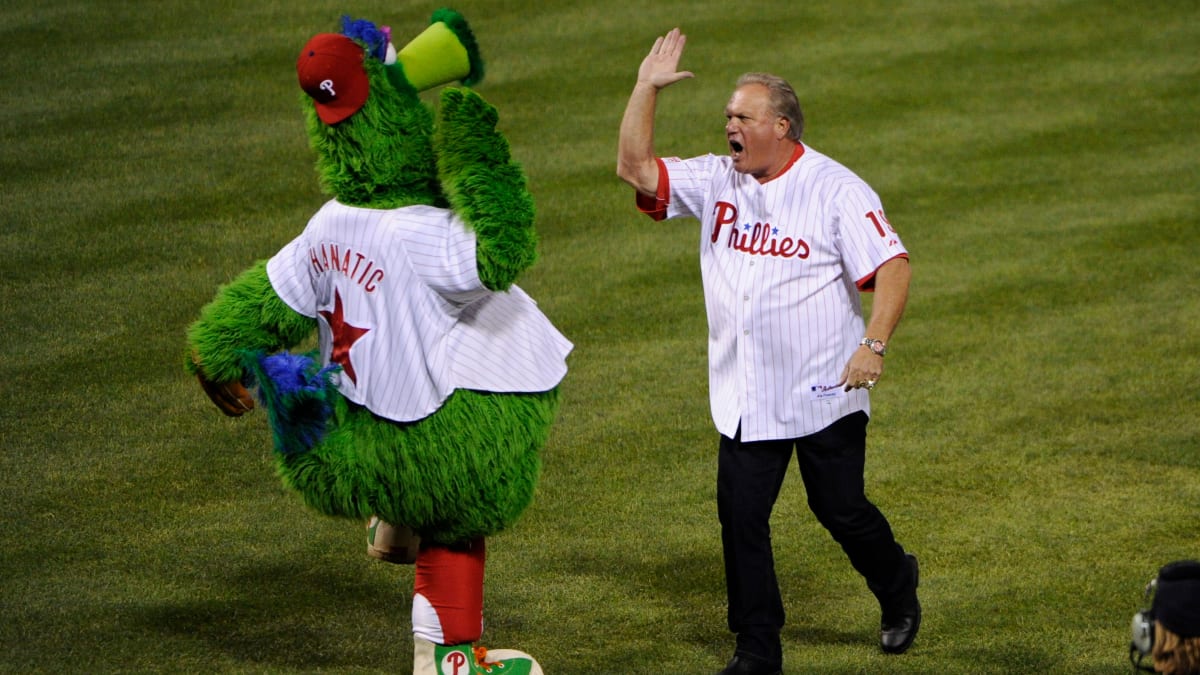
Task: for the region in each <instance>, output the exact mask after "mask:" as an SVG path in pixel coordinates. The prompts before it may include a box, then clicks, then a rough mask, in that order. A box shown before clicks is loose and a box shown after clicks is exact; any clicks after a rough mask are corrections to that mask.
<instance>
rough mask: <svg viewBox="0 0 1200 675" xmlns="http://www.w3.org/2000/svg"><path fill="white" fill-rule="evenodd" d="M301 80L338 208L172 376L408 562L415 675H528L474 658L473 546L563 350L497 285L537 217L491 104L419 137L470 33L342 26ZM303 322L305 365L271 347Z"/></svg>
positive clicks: (448, 26)
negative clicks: (309, 343)
mask: <svg viewBox="0 0 1200 675" xmlns="http://www.w3.org/2000/svg"><path fill="white" fill-rule="evenodd" d="M296 67H297V74H298V76H299V80H300V85H301V88H302V89H303V90H304V92H305V94H306V96H305V97H304V98H303V99H302V100H303V101H304V108H305V111H306V118H307V128H308V131H309V138H310V143H311V145H312V147H313V148H314V149H315V150H316V153H317V158H318V161H317V165H318V170H319V172H320V176H321V181H322V185H323V187H324V188H325V189H326V191H328V192H330V193H331V194H332V195H333V196H334V197H335V199H333V200H331V201H330V202H328V203H326V204H325V205H324V207H322V208H321V209H320V210H319V211H318V212H317V214H316V215H314V216H313V217H312V219H311V220H310V221H309V223H308V226H307V227H306V228H305V229H304V231H303V233H301V234H300V235H299V236H298V237H296V238H295V239H294V240H292V241H291V242H290V243H289V244H287V245H286V246H285V247H284V248H283V249H282V250H280V251H279V252H278V253H276V254H275V256H273V257H272V258H271V259H270V260H268V261H265V262H260V263H258V264H256V265H254V266H253V267H251V268H250V269H249V270H247V271H246V272H244V273H243V274H242V275H240V276H239V277H238V278H237V279H235V280H234V281H233V282H232V283H230V284H229V285H227V286H225V287H223V288H221V289H220V291H219V292H218V294H217V297H216V298H215V299H214V300H213V302H212V303H210V304H209V305H208V306H206V307H205V308H204V310H203V311H202V313H201V316H200V319H199V320H198V321H197V322H196V323H195V324H193V325H192V327H191V328H190V329H189V332H188V342H189V347H190V359H189V360H188V367H189V369H190V370H191V371H192V372H193V373H194V374H196V375H197V376H198V377H199V379H200V382H201V384H202V385H203V386H204V390H205V392H206V393H208V395H209V396H210V398H211V399H212V400H213V402H214V403H216V404H217V405H218V407H220V408H221V409H222V410H223V411H225V412H226V413H227V414H230V415H240V414H242V413H244V412H245V411H247V410H249V409H250V408H252V407H253V405H254V403H253V400H252V399H251V398H250V396H249V394H248V393H247V391H246V389H245V386H243V382H245V383H247V384H252V385H253V386H256V387H257V389H258V393H259V399H260V400H261V401H262V402H263V405H264V407H265V408H266V410H267V412H268V415H269V419H270V423H271V427H272V430H273V433H274V437H275V450H276V458H277V465H278V469H279V474H280V477H281V478H282V480H283V482H284V483H285V484H286V485H288V486H289V487H291V488H293V489H295V490H296V491H297V492H298V493H299V494H300V495H301V496H302V497H303V498H304V500H305V502H306V503H307V504H309V505H310V506H312V507H313V508H314V509H316V510H318V511H320V512H322V513H326V514H329V515H334V516H343V517H349V518H356V519H362V520H368V528H369V533H370V539H369V542H370V543H369V552H370V553H371V554H372V555H374V556H376V557H380V558H382V559H385V560H392V561H400V562H410V561H414V560H415V563H416V571H415V581H414V596H413V608H412V615H413V633H414V662H413V663H414V665H413V670H414V673H417V674H419V675H426V674H428V673H437V674H439V675H468V674H469V673H478V672H493V671H496V672H500V671H503V672H509V673H513V672H515V673H530V674H538V673H541V669H540V667H539V666H538V665H537V662H536V661H535V660H534V659H533V658H532V657H530V656H529V655H527V654H524V653H522V652H516V651H511V650H508V651H506V650H492V651H487V650H485V649H483V648H482V647H476V646H475V644H474V643H475V642H476V641H477V640H478V639H479V638H480V636H481V634H482V626H483V575H484V567H485V551H486V544H485V540H486V538H487V537H489V536H491V535H493V534H495V533H497V532H499V531H500V530H502V529H504V528H505V527H507V526H509V525H510V524H512V523H513V522H514V521H515V520H516V519H517V517H518V516H519V515H520V514H521V513H522V512H523V511H524V509H525V508H526V507H527V506H528V504H529V502H530V500H531V499H532V496H533V492H534V487H535V485H536V482H537V477H538V473H539V471H540V460H539V457H538V451H539V449H540V448H541V446H542V445H543V444H544V443H545V441H546V437H547V434H548V431H549V427H550V424H551V423H552V422H553V419H554V414H555V410H556V408H557V405H558V393H557V387H558V384H559V382H560V381H561V379H562V378H563V376H564V375H565V373H566V362H565V359H566V356H567V354H568V353H569V351H570V349H571V345H570V343H569V342H568V341H567V340H566V339H565V338H564V337H563V336H562V335H560V334H559V333H558V331H557V330H555V329H554V327H553V326H552V325H551V324H550V322H549V321H548V320H547V319H546V318H545V317H544V316H543V315H542V314H541V312H540V311H539V310H538V309H537V305H536V303H534V302H533V300H532V299H530V298H529V297H528V296H527V295H525V293H524V292H523V291H522V290H521V289H520V288H518V287H517V286H515V285H513V282H514V281H515V280H516V278H517V276H518V275H519V274H520V273H521V272H522V271H524V270H525V269H527V268H528V267H529V266H530V265H531V264H533V262H534V260H535V258H536V235H535V233H534V231H533V218H534V211H533V203H532V199H531V198H530V196H529V194H528V191H527V189H526V186H525V179H524V175H523V173H522V172H521V170H520V168H519V167H518V166H517V165H516V164H515V163H514V162H513V161H512V159H511V157H510V155H509V148H508V143H507V141H506V140H505V139H504V137H503V136H502V135H501V134H500V133H499V132H497V130H496V129H495V126H496V122H497V114H496V111H495V109H494V108H493V107H492V106H490V105H489V104H487V103H486V102H485V101H484V100H483V99H482V98H480V97H479V96H478V95H477V94H475V93H474V92H472V91H470V90H468V89H457V88H451V89H447V90H445V91H444V92H443V93H442V96H441V106H440V109H439V111H438V115H437V119H436V122H435V120H434V116H433V114H432V112H431V110H430V109H429V108H428V107H427V106H426V105H425V104H424V103H422V102H421V100H420V99H419V98H418V92H419V91H421V90H423V89H426V88H428V87H431V86H435V85H438V84H442V83H445V82H448V81H451V80H454V79H461V80H462V81H463V83H464V84H471V83H472V82H474V81H478V79H479V78H480V77H481V76H482V63H481V61H480V59H479V56H478V49H477V47H476V45H475V39H474V36H473V35H472V34H471V31H470V29H469V28H468V26H467V24H466V22H465V20H463V19H462V17H461V16H460V15H458V14H457V13H455V12H452V11H449V10H438V11H437V12H435V13H434V16H433V21H432V22H431V25H430V26H429V28H428V29H426V30H425V31H424V32H423V33H422V34H421V35H420V36H419V37H418V38H417V39H415V40H413V41H412V42H411V43H409V44H408V46H406V47H405V48H403V49H401V50H400V51H398V52H397V51H396V49H395V48H394V46H393V45H392V42H391V35H390V30H389V29H387V28H379V27H377V26H375V25H374V24H371V23H370V22H366V21H350V20H349V19H345V20H344V21H343V30H342V32H341V33H339V34H333V33H325V34H320V35H317V36H315V37H314V38H312V40H310V41H309V42H308V44H306V45H305V47H304V48H303V49H302V50H301V53H300V57H299V59H298V60H297V66H296ZM314 328H315V329H316V330H317V334H318V341H319V353H314V354H311V355H297V354H290V353H287V352H282V351H281V350H284V349H288V348H291V347H293V346H295V345H297V344H299V343H301V342H302V341H303V340H304V339H306V338H307V337H308V336H309V335H310V334H311V333H312V331H313V329H314ZM405 533H409V534H411V537H402V536H400V535H401V534H405ZM418 541H419V542H420V543H419V545H418V544H417V543H416V542H418ZM398 542H402V543H398Z"/></svg>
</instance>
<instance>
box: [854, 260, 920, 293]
mask: <svg viewBox="0 0 1200 675" xmlns="http://www.w3.org/2000/svg"><path fill="white" fill-rule="evenodd" d="M896 258H904V259H905V260H908V254H907V253H900V254H898V255H894V256H892V257H890V258H888V259H887V260H884V261H883V262H881V263H879V267H883V266H884V265H886V264H887V263H888V261H889V260H895V259H896ZM879 267H876V268H875V269H874V270H873V271H872V272H871V273H870V274H868V275H867V276H865V277H863V278H861V279H859V280H858V281H856V282H854V285H855V286H858V290H859V291H860V292H862V293H874V292H875V272H878V271H879Z"/></svg>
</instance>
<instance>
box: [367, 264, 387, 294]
mask: <svg viewBox="0 0 1200 675" xmlns="http://www.w3.org/2000/svg"><path fill="white" fill-rule="evenodd" d="M380 281H383V270H381V269H376V270H375V273H374V274H372V275H371V278H370V279H367V283H365V284H363V289H364V290H365V291H366V292H368V293H374V292H375V289H376V288H378V286H377V284H378V283H379V282H380Z"/></svg>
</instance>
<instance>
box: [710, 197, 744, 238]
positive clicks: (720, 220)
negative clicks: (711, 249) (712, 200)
mask: <svg viewBox="0 0 1200 675" xmlns="http://www.w3.org/2000/svg"><path fill="white" fill-rule="evenodd" d="M714 211H715V212H716V216H715V217H714V218H713V231H712V239H711V241H712V243H714V244H715V243H717V237H718V236H720V234H721V226H722V225H729V224H730V223H733V222H736V221H737V215H738V210H737V207H736V206H734V205H733V204H730V203H729V202H717V205H716V207H714Z"/></svg>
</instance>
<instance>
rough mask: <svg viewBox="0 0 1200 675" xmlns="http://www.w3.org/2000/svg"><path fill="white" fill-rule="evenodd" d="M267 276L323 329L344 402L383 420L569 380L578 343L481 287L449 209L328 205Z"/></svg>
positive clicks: (511, 298) (529, 307)
mask: <svg viewBox="0 0 1200 675" xmlns="http://www.w3.org/2000/svg"><path fill="white" fill-rule="evenodd" d="M267 274H268V276H269V277H270V279H271V284H272V286H273V287H274V288H275V291H276V292H277V293H278V294H279V296H280V298H282V299H283V301H284V302H286V303H287V304H288V306H290V307H291V308H292V309H294V310H296V311H297V312H300V313H301V314H304V315H306V316H312V317H316V318H317V319H318V326H319V340H320V347H321V358H322V361H323V363H325V364H328V363H331V362H332V363H338V364H339V365H341V366H342V367H343V370H342V373H341V374H340V375H339V380H338V387H339V389H340V390H341V392H342V393H343V394H344V395H345V396H346V397H347V398H349V399H350V400H352V401H354V402H356V403H359V404H361V405H364V406H366V407H367V408H369V409H370V410H371V411H372V412H374V413H375V414H377V415H380V416H382V417H386V418H388V419H391V420H395V421H400V422H410V421H415V420H419V419H422V418H424V417H426V416H428V415H430V414H432V413H433V412H435V411H436V410H437V409H438V408H439V407H440V406H441V404H442V402H443V401H444V400H445V399H446V397H447V396H449V395H450V393H451V392H453V391H454V390H455V389H458V388H463V389H475V390H480V391H491V392H538V391H547V390H549V389H552V388H553V387H554V386H556V385H557V384H558V383H559V382H560V381H561V380H562V378H563V377H564V376H565V375H566V370H567V366H566V356H567V354H568V353H569V352H570V351H571V348H572V345H571V343H570V342H569V341H568V340H567V339H566V338H565V337H563V335H562V334H561V333H559V332H558V330H556V329H555V328H554V326H553V325H552V324H551V323H550V321H549V320H548V319H547V318H546V317H545V316H544V315H543V314H542V313H541V311H540V310H539V309H538V308H537V304H536V303H535V302H534V301H533V300H532V299H531V298H530V297H529V296H528V295H527V294H526V293H525V292H524V291H522V290H521V289H520V288H518V287H516V286H513V287H511V289H510V290H509V292H506V293H497V292H493V291H490V290H488V289H487V288H485V287H484V286H483V284H482V282H481V281H480V280H479V276H478V273H477V271H476V266H475V235H474V233H473V232H472V231H471V230H469V229H468V228H467V227H466V225H465V224H464V223H463V222H462V221H461V220H460V219H459V218H457V217H456V216H455V215H454V214H453V213H452V212H451V211H449V210H446V209H439V208H435V207H429V206H409V207H404V208H399V209H391V210H380V209H368V208H359V207H350V206H345V205H343V204H340V203H338V202H337V201H336V200H333V201H330V202H328V203H326V204H325V205H324V206H323V207H322V208H321V210H320V211H318V212H317V213H316V214H315V215H314V216H313V217H312V219H311V220H310V221H309V223H308V226H307V227H306V228H305V230H304V232H303V233H301V234H300V236H298V237H296V238H295V239H294V240H292V241H291V242H289V243H288V244H287V245H286V246H284V247H283V249H281V250H280V251H279V252H278V253H277V254H276V255H275V256H274V257H272V258H271V259H270V260H269V261H268V263H267Z"/></svg>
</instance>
